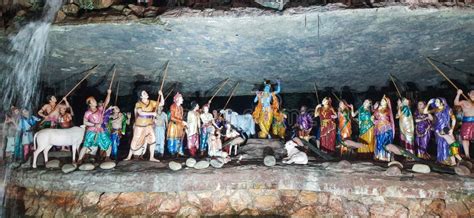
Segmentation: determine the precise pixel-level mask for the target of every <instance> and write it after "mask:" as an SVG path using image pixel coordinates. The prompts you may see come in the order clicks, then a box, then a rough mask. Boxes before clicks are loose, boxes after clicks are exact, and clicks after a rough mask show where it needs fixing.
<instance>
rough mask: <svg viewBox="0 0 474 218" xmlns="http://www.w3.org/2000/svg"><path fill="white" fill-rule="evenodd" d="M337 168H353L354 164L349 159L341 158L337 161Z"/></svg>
mask: <svg viewBox="0 0 474 218" xmlns="http://www.w3.org/2000/svg"><path fill="white" fill-rule="evenodd" d="M337 168H338V169H351V168H352V164H351V163H350V162H349V161H347V160H341V161H339V163H337Z"/></svg>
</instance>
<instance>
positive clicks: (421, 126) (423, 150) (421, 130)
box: [415, 101, 433, 159]
mask: <svg viewBox="0 0 474 218" xmlns="http://www.w3.org/2000/svg"><path fill="white" fill-rule="evenodd" d="M425 107H426V103H425V102H424V101H419V102H418V105H417V110H416V112H415V123H416V125H415V126H416V128H415V135H416V138H415V142H416V143H415V144H416V147H417V148H418V157H419V158H422V159H429V158H430V156H429V155H428V152H427V150H428V144H429V142H430V138H431V125H432V122H433V116H431V114H424V113H423V110H424V109H425Z"/></svg>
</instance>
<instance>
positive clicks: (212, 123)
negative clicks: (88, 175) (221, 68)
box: [5, 81, 474, 165]
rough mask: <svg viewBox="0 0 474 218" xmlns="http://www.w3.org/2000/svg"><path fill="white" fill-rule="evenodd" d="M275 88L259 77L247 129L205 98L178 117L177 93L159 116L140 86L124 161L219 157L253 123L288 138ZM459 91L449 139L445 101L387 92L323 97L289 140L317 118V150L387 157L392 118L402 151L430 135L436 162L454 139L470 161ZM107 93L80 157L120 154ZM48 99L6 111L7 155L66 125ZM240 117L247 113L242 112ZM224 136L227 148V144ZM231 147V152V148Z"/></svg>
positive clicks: (63, 111)
mask: <svg viewBox="0 0 474 218" xmlns="http://www.w3.org/2000/svg"><path fill="white" fill-rule="evenodd" d="M280 90H281V84H280V81H277V84H276V88H275V90H273V91H272V84H271V83H270V81H265V82H264V89H263V91H257V93H256V96H255V100H254V102H255V103H256V107H255V110H254V112H253V113H252V115H248V116H251V117H250V118H249V119H250V122H247V121H245V122H246V123H249V124H246V126H247V127H243V126H237V125H236V123H235V119H234V121H232V120H231V119H226V118H224V117H227V116H229V117H230V114H231V113H232V111H230V110H222V111H221V112H220V113H219V112H217V110H213V112H212V113H211V112H210V109H211V103H212V102H211V100H210V101H208V102H207V103H206V104H204V105H202V106H201V107H200V105H199V104H198V103H197V102H191V103H190V108H189V110H188V112H187V114H186V117H185V110H184V108H183V101H184V99H183V96H182V95H181V94H180V93H177V94H176V95H175V96H174V97H173V104H172V105H171V106H170V110H169V113H166V112H164V111H163V108H164V103H165V100H164V98H163V93H162V92H161V91H160V92H159V94H158V99H157V100H156V101H155V100H150V96H149V95H148V93H147V92H146V91H141V92H140V94H139V100H138V102H137V103H136V104H135V108H134V111H133V117H134V118H135V120H134V122H133V132H132V140H131V143H130V150H129V152H128V155H127V157H126V158H125V160H131V159H132V158H133V157H134V156H135V157H138V158H143V157H144V154H145V153H146V152H147V151H148V153H149V155H148V159H149V161H154V162H159V159H161V158H163V156H164V154H165V150H166V152H167V153H168V154H169V155H170V156H172V157H176V156H185V155H186V154H185V153H187V155H189V156H192V157H195V156H201V157H205V156H210V157H213V156H221V155H222V154H223V153H230V152H232V148H235V146H237V145H240V144H242V143H243V142H244V139H245V138H247V134H254V132H255V131H254V128H255V126H258V129H259V131H258V133H257V136H258V138H261V139H267V138H279V139H288V131H287V130H288V129H289V128H288V126H289V125H288V122H287V118H288V114H287V112H286V110H285V109H282V108H281V105H280V103H281V102H280V101H279V98H278V94H279V93H280ZM461 94H462V91H461V90H459V91H458V93H457V96H456V98H455V100H454V105H455V106H458V107H460V108H461V109H462V112H463V117H462V119H461V120H462V125H460V136H459V137H457V136H455V131H456V129H455V127H456V126H457V125H456V117H455V115H454V112H453V110H452V109H451V108H450V106H449V105H448V103H447V101H446V99H444V98H435V99H431V100H429V101H428V102H427V103H426V102H424V101H419V102H418V103H417V104H416V109H415V112H414V113H412V110H411V105H410V104H411V102H410V101H409V100H408V99H407V98H401V99H399V100H398V101H397V107H396V109H395V110H393V109H394V108H392V100H391V99H390V98H388V97H387V96H383V97H382V99H380V100H379V101H377V102H375V103H374V104H372V101H371V100H369V99H367V100H365V101H364V102H363V104H362V105H361V106H360V107H359V108H358V109H356V110H355V109H354V106H353V105H352V104H348V103H347V102H346V101H345V100H340V99H338V100H339V103H338V108H337V110H335V109H334V108H333V106H332V104H333V103H332V99H331V98H330V97H325V98H324V99H323V100H322V102H321V104H318V105H317V106H316V108H315V110H314V113H311V112H310V111H309V110H308V107H306V106H302V107H301V109H300V112H299V115H298V116H297V119H296V122H295V124H294V125H292V127H293V129H294V134H295V135H294V137H299V138H300V139H303V140H306V141H310V140H311V139H312V138H314V136H313V135H314V134H312V132H313V131H314V129H313V127H314V126H315V122H314V119H315V118H316V119H318V118H319V124H320V125H319V129H318V131H317V132H319V138H318V139H317V144H318V146H319V149H320V150H322V151H325V152H327V153H335V152H336V149H338V151H339V152H340V155H344V154H347V153H349V152H354V151H355V152H357V153H358V154H362V155H367V156H373V158H374V159H375V160H379V161H391V160H393V157H392V153H391V152H390V151H389V150H387V146H388V145H390V144H393V141H394V138H395V136H396V132H395V120H396V119H398V120H399V136H400V143H401V146H402V147H403V148H405V149H406V151H408V152H410V153H412V154H414V155H416V156H417V157H418V158H421V159H429V158H430V156H429V155H428V153H427V149H428V146H429V144H430V138H431V137H432V136H434V137H435V141H436V146H437V148H436V150H437V157H436V160H437V162H439V163H442V164H446V165H453V164H455V163H456V161H455V159H458V160H460V159H461V157H460V156H459V147H460V145H461V143H459V141H462V145H463V150H464V154H465V157H466V158H470V157H469V144H470V141H471V140H473V139H474V103H473V101H474V91H470V92H469V94H468V96H469V98H470V99H468V100H460V96H461ZM110 95H111V90H110V89H109V90H107V96H106V97H105V100H104V101H103V102H97V100H96V99H95V98H94V97H89V98H87V99H86V104H87V105H88V110H87V111H86V112H85V114H84V117H83V125H84V128H85V131H84V132H85V133H84V135H83V140H82V146H81V147H80V151H79V157H78V161H79V162H82V161H83V160H84V158H85V156H86V155H95V154H96V153H97V152H98V151H99V152H100V154H101V157H103V158H104V159H105V160H110V159H111V158H113V159H115V160H118V158H119V157H118V150H119V149H118V148H119V146H120V140H121V138H123V136H124V135H125V134H128V133H127V132H126V130H127V125H130V124H131V122H130V121H131V118H132V113H123V112H121V111H120V109H119V107H117V106H108V105H109V102H110ZM47 100H48V103H47V104H45V105H44V106H43V107H41V109H40V110H39V111H38V116H39V117H37V116H34V115H32V114H31V113H29V111H28V110H26V109H23V110H20V109H18V108H15V107H12V109H11V112H10V113H9V114H8V115H7V118H6V120H5V124H6V125H9V126H12V127H14V129H16V130H17V131H16V133H15V134H13V135H14V136H15V137H13V138H10V140H8V142H7V152H10V153H13V157H14V158H15V159H17V160H22V161H25V160H26V159H27V158H28V155H29V154H31V151H32V150H33V144H35V143H34V142H35V138H34V137H33V127H34V126H40V129H48V128H55V129H68V128H71V127H72V126H73V123H72V117H73V116H74V113H73V110H72V108H71V106H70V105H69V103H68V101H67V99H66V98H63V99H62V100H61V101H60V102H59V103H58V102H57V99H56V98H55V97H54V96H49V97H47ZM393 112H395V116H394V113H393ZM241 116H242V115H241ZM239 119H243V120H245V119H247V118H246V117H244V116H243V117H241V118H239ZM353 121H356V124H355V125H357V127H358V128H357V129H358V137H353V125H354V124H353ZM248 125H252V127H248ZM458 126H459V125H458ZM244 129H245V130H244ZM223 130H225V133H223ZM244 132H247V134H245V133H244ZM354 138H357V139H358V140H356V141H358V142H357V143H358V144H359V145H360V146H358V147H357V148H356V149H353V148H351V147H350V146H348V143H346V142H348V141H349V140H353V139H354ZM223 141H224V142H225V143H227V145H229V146H228V147H227V148H226V149H224V146H223ZM59 146H65V145H59ZM49 149H50V148H45V149H44V151H45V152H46V153H47V152H48V150H49ZM237 149H238V148H235V149H234V153H236V152H237ZM75 152H76V151H74V152H73V153H75ZM35 155H37V154H35ZM45 156H46V155H45ZM35 159H36V156H35ZM74 159H75V158H74Z"/></svg>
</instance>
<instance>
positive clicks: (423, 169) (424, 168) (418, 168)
mask: <svg viewBox="0 0 474 218" xmlns="http://www.w3.org/2000/svg"><path fill="white" fill-rule="evenodd" d="M411 170H413V172H417V173H430V172H431V169H430V166H428V165H426V164H415V165H413V167H412V168H411Z"/></svg>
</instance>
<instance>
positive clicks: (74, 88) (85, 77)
mask: <svg viewBox="0 0 474 218" xmlns="http://www.w3.org/2000/svg"><path fill="white" fill-rule="evenodd" d="M98 66H99V64H97V65H95V66H93V67H92V68H90V69H89V70H86V71H85V72H89V73H87V74H86V75H85V76H84V78H82V79H81V80H80V81H79V82H77V84H76V85H75V86H74V87H73V88H72V89H71V90H70V91H69V92H68V93H67V94H66V95H64V97H63V98H62V99H61V101H59V103H57V104H56V106H57V105H59V104H61V103H62V102H63V101H64V100H63V99H65V98H67V97H68V96H69V95H70V94H71V93H72V92H73V91H74V90H76V88H77V87H78V86H79V85H80V84H81V83H82V82H84V80H86V79H87V77H89V76H90V75H91V74H93V73H94V72H95V71H94V69H95V68H97V67H98ZM55 108H56V107H55ZM52 111H54V108H53V110H52Z"/></svg>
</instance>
